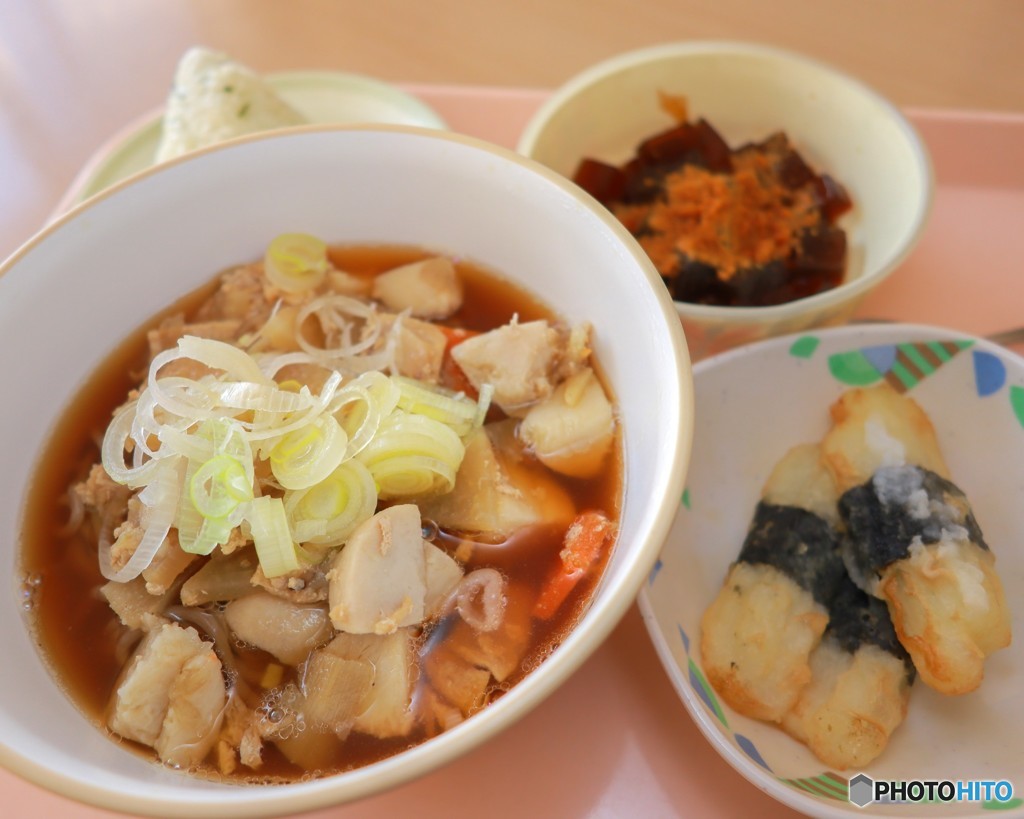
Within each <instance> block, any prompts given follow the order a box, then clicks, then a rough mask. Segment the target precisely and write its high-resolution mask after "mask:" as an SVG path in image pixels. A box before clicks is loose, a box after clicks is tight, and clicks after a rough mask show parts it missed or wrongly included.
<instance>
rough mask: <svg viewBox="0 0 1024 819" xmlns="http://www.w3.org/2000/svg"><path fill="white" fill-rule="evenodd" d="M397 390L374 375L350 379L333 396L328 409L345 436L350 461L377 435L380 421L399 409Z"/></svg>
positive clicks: (381, 376)
mask: <svg viewBox="0 0 1024 819" xmlns="http://www.w3.org/2000/svg"><path fill="white" fill-rule="evenodd" d="M399 397H400V392H399V389H398V386H397V385H396V384H395V383H394V382H393V381H392V380H391V379H390V378H388V377H387V376H386V375H384V374H383V373H379V372H376V371H371V372H367V373H363V374H362V375H360V376H358V377H356V378H353V379H352V380H351V381H349V382H348V383H347V384H346V385H345V386H344V387H342V388H341V389H340V390H338V392H337V393H336V394H335V396H334V401H333V402H332V403H331V406H330V407H329V408H328V410H327V411H328V412H330V413H332V414H333V415H334V417H335V418H337V419H338V421H339V422H340V423H341V426H342V429H344V430H345V432H346V433H348V437H349V444H348V452H347V455H346V457H349V458H351V457H353V456H354V455H356V454H358V453H359V452H360V451H361V450H362V449H363V447H365V446H366V445H367V444H368V443H369V442H370V440H371V439H372V438H373V436H374V435H375V434H376V433H377V427H379V426H380V422H381V419H382V418H386V417H387V416H389V415H390V414H391V412H392V411H393V410H394V409H395V407H396V406H398V400H399Z"/></svg>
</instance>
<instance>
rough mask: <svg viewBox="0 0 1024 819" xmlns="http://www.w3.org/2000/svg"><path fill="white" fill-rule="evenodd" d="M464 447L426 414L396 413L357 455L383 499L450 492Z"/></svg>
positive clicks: (451, 430) (384, 421)
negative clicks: (368, 471)
mask: <svg viewBox="0 0 1024 819" xmlns="http://www.w3.org/2000/svg"><path fill="white" fill-rule="evenodd" d="M465 452H466V448H465V446H464V445H463V443H462V439H461V438H459V436H458V435H457V434H456V433H455V431H454V430H453V429H452V428H451V427H449V426H446V425H445V424H442V423H441V422H440V421H435V420H434V419H433V418H428V417H426V416H425V415H414V414H412V413H407V412H403V411H402V410H395V411H394V412H393V413H391V415H389V416H388V417H387V418H385V419H384V420H383V421H382V422H381V425H380V427H379V429H378V430H377V435H376V436H374V439H373V440H372V441H371V442H370V443H369V444H368V445H367V446H366V448H365V449H363V451H362V452H360V453H359V455H358V456H356V457H357V458H358V459H359V460H360V461H362V463H363V464H365V465H366V467H367V469H369V470H370V474H371V475H373V479H374V480H375V481H376V482H377V487H378V494H379V496H380V497H381V498H382V499H391V498H403V497H412V496H417V495H430V494H438V493H444V492H450V491H451V489H452V487H453V486H454V485H455V474H456V473H457V472H458V470H459V465H460V464H461V463H462V457H463V455H465Z"/></svg>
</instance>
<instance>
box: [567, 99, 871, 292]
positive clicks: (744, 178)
mask: <svg viewBox="0 0 1024 819" xmlns="http://www.w3.org/2000/svg"><path fill="white" fill-rule="evenodd" d="M573 178H574V181H575V182H576V183H577V184H579V185H580V186H581V187H583V188H584V189H585V190H587V191H588V192H589V193H591V194H592V195H593V196H594V197H596V198H597V199H598V200H599V201H601V202H602V203H603V204H604V205H605V206H606V207H608V208H609V209H610V210H611V211H612V212H613V213H614V214H615V215H616V216H617V217H618V218H619V219H620V221H622V223H623V224H624V225H625V226H626V227H627V229H629V231H630V232H631V233H632V234H633V235H634V236H635V237H636V238H637V239H638V240H639V242H640V244H641V246H643V248H644V250H645V251H647V253H648V255H649V256H650V257H651V260H652V261H653V262H654V264H655V266H656V267H657V268H658V272H659V273H660V274H661V276H662V279H663V280H664V282H665V284H666V285H667V286H668V288H669V292H670V293H671V294H672V297H673V298H674V299H676V300H677V301H683V302H689V303H693V304H706V305H717V306H727V307H760V306H766V305H773V304H784V303H787V302H790V301H795V300H797V299H801V298H806V297H807V296H812V295H815V294H817V293H821V292H823V291H826V290H830V289H832V288H834V287H837V286H838V285H839V284H840V283H841V282H842V280H843V277H844V275H845V272H846V260H847V242H846V234H845V232H844V231H843V230H842V229H841V228H839V227H838V226H836V224H835V222H836V220H837V219H838V218H839V217H840V216H842V215H843V214H844V213H846V212H847V211H849V210H850V209H851V207H852V201H851V199H850V197H849V195H848V194H847V192H846V190H845V189H844V188H843V186H842V185H841V184H840V183H839V182H837V181H836V180H835V179H834V178H833V177H831V176H829V175H828V174H819V173H818V172H817V171H815V170H814V169H813V168H812V167H811V166H810V165H809V164H808V163H807V161H806V160H805V159H804V157H803V156H801V154H800V153H799V152H798V151H797V150H796V149H795V148H794V147H793V146H792V145H791V143H790V141H789V139H788V137H787V136H786V134H785V133H782V132H777V133H774V134H771V135H769V136H768V137H767V138H766V139H764V140H763V141H761V142H755V143H746V144H744V145H742V146H740V147H739V148H737V149H735V150H733V149H731V148H730V147H729V145H728V144H727V143H726V141H725V140H724V139H723V138H722V136H721V135H720V134H719V133H718V132H717V131H716V130H715V129H714V128H713V127H712V126H711V125H710V124H709V123H708V122H707V121H706V120H704V119H698V120H697V121H696V122H692V123H691V122H688V121H682V122H679V123H678V124H677V125H675V126H673V127H672V128H669V129H667V130H665V131H662V132H660V133H657V134H654V135H653V136H650V137H648V138H647V139H645V140H643V142H641V143H640V145H639V146H637V149H636V152H635V156H634V157H633V158H632V159H630V160H629V161H628V162H626V163H625V164H624V165H622V166H621V167H615V166H612V165H608V164H606V163H602V162H598V161H597V160H594V159H584V160H583V161H582V162H581V163H580V165H579V168H578V169H577V171H576V173H575V175H574V177H573Z"/></svg>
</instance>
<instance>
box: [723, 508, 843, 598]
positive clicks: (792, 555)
mask: <svg viewBox="0 0 1024 819" xmlns="http://www.w3.org/2000/svg"><path fill="white" fill-rule="evenodd" d="M738 559H739V560H740V561H743V562H745V563H763V564H766V565H768V566H772V567H773V568H775V569H778V570H779V571H780V572H782V573H783V574H784V575H786V576H787V577H789V578H790V579H792V580H793V581H794V582H795V583H796V584H797V585H798V586H800V587H801V588H803V589H806V590H807V591H809V592H810V593H811V595H812V596H813V597H814V599H815V600H816V601H817V602H818V603H821V605H823V606H826V607H827V606H828V603H829V600H831V599H832V597H833V596H834V595H835V590H836V588H837V587H838V584H839V583H840V582H841V581H842V579H843V577H844V576H845V573H846V569H845V568H844V566H843V560H842V557H841V554H840V551H839V538H838V536H837V535H836V531H835V530H834V529H833V528H832V526H831V525H830V524H829V523H828V522H827V521H825V520H823V519H822V518H820V517H818V516H817V515H815V514H814V513H813V512H809V511H807V510H806V509H800V508H799V507H796V506H777V505H775V504H770V503H765V502H764V501H760V502H759V503H758V504H757V509H756V510H755V511H754V518H753V520H752V521H751V524H750V529H749V530H748V532H747V536H746V539H745V540H744V541H743V548H742V549H741V550H740V554H739V558H738Z"/></svg>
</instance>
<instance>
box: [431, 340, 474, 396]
mask: <svg viewBox="0 0 1024 819" xmlns="http://www.w3.org/2000/svg"><path fill="white" fill-rule="evenodd" d="M438 327H439V329H440V330H441V332H442V333H444V334H445V339H446V343H445V347H444V358H443V359H442V360H441V383H442V384H444V386H446V387H447V388H448V389H450V390H452V391H453V392H461V393H465V395H466V396H468V397H469V398H472V399H473V400H474V401H475V400H476V399H477V398H479V397H480V396H479V394H478V393H477V391H476V387H474V386H473V385H472V384H471V383H470V380H469V379H468V378H466V374H465V373H464V372H463V371H462V367H460V366H459V365H458V364H456V363H455V359H454V358H452V355H451V352H452V347H455V346H457V345H459V344H461V343H462V342H463V341H465V340H466V339H467V338H472V337H473V336H476V335H479V332H477V331H476V330H466V329H465V328H462V327H445V326H444V325H438Z"/></svg>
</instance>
